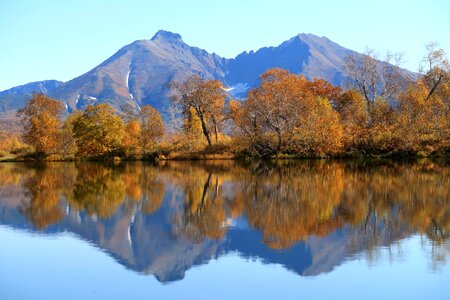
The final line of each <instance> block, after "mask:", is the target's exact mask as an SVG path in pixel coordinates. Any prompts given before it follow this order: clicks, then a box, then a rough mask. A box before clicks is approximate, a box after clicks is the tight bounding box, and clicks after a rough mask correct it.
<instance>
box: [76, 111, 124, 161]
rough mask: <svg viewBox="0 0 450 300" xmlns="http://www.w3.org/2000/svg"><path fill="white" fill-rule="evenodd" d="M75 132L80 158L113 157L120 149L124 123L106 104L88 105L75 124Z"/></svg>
mask: <svg viewBox="0 0 450 300" xmlns="http://www.w3.org/2000/svg"><path fill="white" fill-rule="evenodd" d="M73 132H74V137H75V141H76V145H77V148H78V154H79V155H80V156H84V157H95V156H104V155H111V154H113V153H114V152H116V151H117V150H118V149H120V146H121V143H122V138H123V135H124V122H123V121H122V119H121V118H120V117H119V116H117V115H116V114H115V112H114V109H113V108H112V107H111V106H110V105H108V104H106V103H100V104H97V105H88V106H87V107H86V109H85V110H84V112H83V114H81V115H80V116H79V117H78V118H77V119H76V120H75V121H74V122H73Z"/></svg>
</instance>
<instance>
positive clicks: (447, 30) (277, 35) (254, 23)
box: [0, 0, 450, 90]
mask: <svg viewBox="0 0 450 300" xmlns="http://www.w3.org/2000/svg"><path fill="white" fill-rule="evenodd" d="M158 29H165V30H169V31H173V32H177V33H180V34H181V35H182V37H183V39H184V41H185V42H186V43H188V44H190V45H193V46H197V47H200V48H203V49H206V50H208V51H210V52H216V53H217V54H219V55H221V56H224V57H227V58H229V57H234V56H236V55H237V54H239V53H241V52H242V51H244V50H257V49H259V48H261V47H263V46H276V45H278V44H280V43H281V42H282V41H284V40H287V39H289V38H290V37H292V36H294V35H296V34H298V33H313V34H316V35H319V36H326V37H328V38H329V39H331V40H333V41H335V42H337V43H338V44H340V45H342V46H344V47H347V48H350V49H353V50H356V51H360V52H362V51H364V50H365V48H366V47H369V48H374V49H376V50H377V51H380V52H383V51H386V50H387V49H390V50H392V51H399V52H404V53H405V60H406V61H405V64H404V66H405V67H406V68H409V69H411V70H413V71H416V70H417V69H418V66H419V64H420V60H421V58H422V56H423V53H424V44H425V43H426V42H428V41H438V42H439V43H440V46H441V47H442V48H444V49H445V50H446V51H447V53H449V52H450V1H448V0H423V1H418V0H409V1H402V0H397V1H394V0H390V1H384V0H380V1H374V0H372V1H362V0H359V1H353V0H352V1H345V0H342V1H337V0H336V1H300V0H277V1H272V0H270V1H269V0H267V1H264V0H228V1H200V0H185V1H181V0H180V1H175V0H165V1H161V0H159V1H152V0H136V1H132V0H127V1H125V0H123V1H119V0H86V1H85V0H64V1H62V0H0V49H1V50H0V51H1V55H0V90H4V89H8V88H10V87H13V86H16V85H20V84H24V83H27V82H30V81H37V80H44V79H58V80H62V81H67V80H70V79H72V78H74V77H76V76H79V75H81V74H83V73H85V72H87V71H89V70H90V69H92V68H93V67H95V66H96V65H98V64H99V63H101V62H102V61H103V60H105V59H107V58H108V57H109V56H111V55H112V54H114V53H115V52H116V51H117V50H118V49H119V48H121V47H122V46H124V45H126V44H129V43H131V42H133V41H135V40H138V39H150V38H151V37H152V36H153V35H154V34H155V32H156V31H157V30H158Z"/></svg>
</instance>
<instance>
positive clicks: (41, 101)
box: [18, 94, 64, 156]
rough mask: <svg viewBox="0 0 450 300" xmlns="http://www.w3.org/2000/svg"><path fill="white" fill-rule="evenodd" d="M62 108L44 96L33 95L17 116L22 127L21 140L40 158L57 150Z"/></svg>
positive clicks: (59, 103)
mask: <svg viewBox="0 0 450 300" xmlns="http://www.w3.org/2000/svg"><path fill="white" fill-rule="evenodd" d="M63 112H64V106H63V104H62V103H61V102H59V101H57V100H54V99H51V98H49V97H47V96H45V95H44V94H34V95H33V97H32V99H31V100H30V101H28V102H27V104H26V105H25V107H24V108H23V109H21V110H20V111H19V113H18V116H19V117H20V118H21V123H22V125H23V130H24V132H23V139H24V141H25V142H26V143H28V144H30V145H31V146H33V147H34V149H35V150H36V153H37V154H39V155H40V156H48V155H51V154H55V153H57V152H58V150H59V145H60V144H59V141H60V129H61V125H62V124H61V119H62V115H63Z"/></svg>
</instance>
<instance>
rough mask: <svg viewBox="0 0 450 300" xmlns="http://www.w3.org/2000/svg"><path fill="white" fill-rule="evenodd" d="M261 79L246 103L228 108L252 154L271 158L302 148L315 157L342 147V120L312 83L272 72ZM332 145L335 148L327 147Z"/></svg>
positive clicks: (281, 71) (280, 70) (285, 73)
mask: <svg viewBox="0 0 450 300" xmlns="http://www.w3.org/2000/svg"><path fill="white" fill-rule="evenodd" d="M260 79H261V84H260V86H259V87H257V88H256V89H254V90H252V91H250V92H249V95H248V98H247V101H246V102H244V103H242V104H241V103H239V102H231V103H230V108H229V114H230V116H231V118H233V120H234V123H235V126H236V129H237V130H236V131H237V134H238V135H240V136H243V137H245V139H247V140H248V141H249V143H250V145H249V146H250V148H251V150H252V152H254V153H255V154H256V155H258V156H270V155H272V154H279V153H282V152H295V151H297V150H299V149H300V148H301V152H302V154H306V152H308V153H309V154H311V153H313V154H314V153H316V152H315V151H320V152H322V150H325V149H326V151H325V152H333V151H334V150H337V149H338V148H339V147H340V141H339V139H340V137H341V131H342V129H341V128H340V124H339V116H338V114H337V112H336V111H335V110H333V108H332V107H331V105H330V103H329V101H328V99H326V98H323V97H320V96H318V95H319V93H318V92H317V90H316V91H315V90H314V89H313V88H312V86H313V85H312V83H311V82H310V81H308V80H306V79H305V78H304V77H300V76H297V75H294V74H291V73H289V72H288V71H286V70H282V69H271V70H269V71H267V72H266V73H264V74H263V75H261V77H260ZM331 140H333V141H331ZM329 142H331V144H333V145H334V146H332V147H331V148H330V147H327V146H325V145H327V144H328V145H331V144H329ZM322 146H325V147H322ZM316 154H318V153H316Z"/></svg>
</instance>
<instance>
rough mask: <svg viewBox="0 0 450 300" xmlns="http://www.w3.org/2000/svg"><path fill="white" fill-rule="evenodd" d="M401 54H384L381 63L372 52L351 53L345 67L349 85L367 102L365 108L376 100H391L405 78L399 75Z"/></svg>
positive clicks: (369, 106)
mask: <svg viewBox="0 0 450 300" xmlns="http://www.w3.org/2000/svg"><path fill="white" fill-rule="evenodd" d="M401 61H402V55H401V54H393V53H390V52H387V53H386V56H385V57H384V58H383V61H381V60H380V57H379V56H378V54H376V53H375V51H374V50H370V49H368V50H366V52H365V53H364V54H362V55H361V54H359V53H356V52H354V53H352V54H350V55H349V56H348V57H347V61H346V67H347V70H348V72H349V75H350V78H351V80H352V82H351V84H352V85H353V86H354V88H355V89H357V90H358V91H359V92H360V93H361V94H362V95H363V96H364V99H365V100H366V102H367V107H368V108H369V110H370V108H371V107H372V104H373V103H374V102H375V100H376V99H377V98H383V99H386V100H391V99H393V98H394V97H395V96H396V95H397V93H398V92H399V90H400V88H401V85H402V81H403V82H404V81H406V78H404V77H403V76H402V74H401V73H400V70H399V68H400V65H401Z"/></svg>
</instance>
